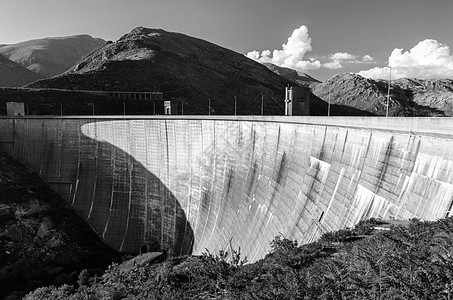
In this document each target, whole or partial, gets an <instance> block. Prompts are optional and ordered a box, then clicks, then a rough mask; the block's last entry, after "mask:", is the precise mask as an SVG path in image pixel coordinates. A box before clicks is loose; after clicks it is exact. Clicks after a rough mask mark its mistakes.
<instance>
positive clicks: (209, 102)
mask: <svg viewBox="0 0 453 300" xmlns="http://www.w3.org/2000/svg"><path fill="white" fill-rule="evenodd" d="M208 105H209V112H208V113H209V115H211V99H209V98H208Z"/></svg>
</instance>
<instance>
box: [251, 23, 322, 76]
mask: <svg viewBox="0 0 453 300" xmlns="http://www.w3.org/2000/svg"><path fill="white" fill-rule="evenodd" d="M311 50H312V47H311V38H310V37H309V35H308V28H307V26H305V25H302V26H301V27H300V28H297V29H295V30H294V31H293V33H292V34H291V36H290V37H289V38H288V42H287V43H286V44H283V45H282V49H281V50H274V51H272V55H271V51H269V50H264V51H262V52H261V54H260V53H259V52H258V51H256V50H254V51H251V52H249V53H247V55H246V56H247V57H248V58H251V59H253V60H256V61H258V62H260V63H273V64H275V65H277V66H281V67H286V68H291V69H296V70H299V71H303V70H306V69H319V68H320V67H321V62H320V61H319V60H304V56H305V54H306V53H307V52H310V51H311Z"/></svg>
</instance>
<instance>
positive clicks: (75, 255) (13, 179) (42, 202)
mask: <svg viewBox="0 0 453 300" xmlns="http://www.w3.org/2000/svg"><path fill="white" fill-rule="evenodd" d="M113 261H115V262H118V261H120V254H119V253H117V252H115V251H114V250H112V249H111V248H109V247H108V246H106V245H105V244H104V243H103V242H101V241H100V239H99V238H98V236H97V235H96V234H95V233H94V232H93V231H92V230H91V228H90V227H89V226H88V225H87V224H86V223H85V222H84V221H83V220H82V219H81V218H80V217H79V216H78V215H77V214H76V212H75V211H74V209H73V208H72V207H71V206H70V205H69V204H67V203H66V202H65V200H63V199H62V198H61V197H60V196H59V195H57V194H56V193H55V192H54V191H53V190H52V189H51V188H50V187H49V186H48V185H47V184H46V183H45V182H44V181H43V180H42V179H41V178H39V176H38V174H36V173H32V172H30V171H29V170H27V169H26V168H25V167H24V166H23V165H22V164H20V163H19V162H17V161H16V160H14V159H13V158H12V157H10V156H9V155H7V154H6V153H5V152H3V151H0V299H5V298H4V297H7V296H8V295H10V297H9V298H8V299H20V298H21V296H23V295H24V293H27V292H28V291H30V290H33V289H36V288H37V287H40V286H42V285H51V284H53V285H56V286H59V285H61V284H65V283H66V284H75V283H76V282H77V280H78V278H79V279H80V276H79V273H80V272H81V271H82V270H83V269H88V272H89V273H91V274H92V275H94V274H95V273H99V272H100V273H102V271H103V270H104V268H105V267H107V266H108V265H109V264H111V263H112V262H113Z"/></svg>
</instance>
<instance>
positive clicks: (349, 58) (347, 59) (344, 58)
mask: <svg viewBox="0 0 453 300" xmlns="http://www.w3.org/2000/svg"><path fill="white" fill-rule="evenodd" d="M328 57H329V59H330V61H329V62H326V63H324V64H323V67H325V68H327V69H341V68H343V65H342V63H348V64H369V63H373V62H374V59H373V57H371V56H370V55H368V54H367V55H365V56H363V58H362V59H361V60H360V59H359V56H358V55H353V54H350V53H347V52H337V53H334V54H330V55H329V56H328Z"/></svg>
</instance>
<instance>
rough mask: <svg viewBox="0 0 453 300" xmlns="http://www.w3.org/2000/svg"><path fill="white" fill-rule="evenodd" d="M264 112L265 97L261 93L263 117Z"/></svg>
mask: <svg viewBox="0 0 453 300" xmlns="http://www.w3.org/2000/svg"><path fill="white" fill-rule="evenodd" d="M263 112H264V95H263V93H261V115H263Z"/></svg>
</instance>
